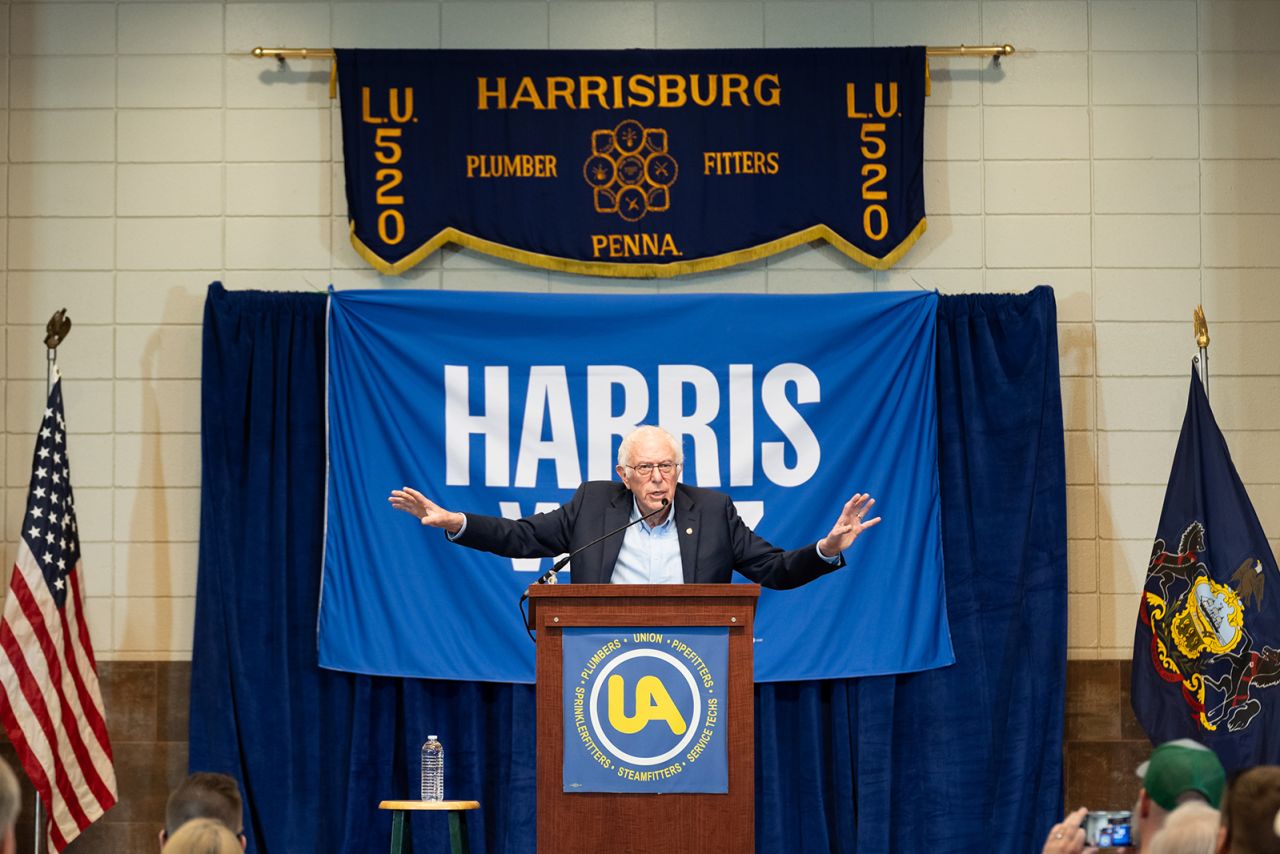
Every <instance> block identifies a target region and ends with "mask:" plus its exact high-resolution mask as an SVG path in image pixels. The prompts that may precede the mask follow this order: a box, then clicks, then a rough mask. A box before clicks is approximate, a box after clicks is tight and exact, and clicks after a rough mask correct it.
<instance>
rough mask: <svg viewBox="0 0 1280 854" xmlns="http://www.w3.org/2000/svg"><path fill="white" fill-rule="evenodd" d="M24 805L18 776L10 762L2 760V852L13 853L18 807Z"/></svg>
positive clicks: (0, 789) (0, 842) (0, 766)
mask: <svg viewBox="0 0 1280 854" xmlns="http://www.w3.org/2000/svg"><path fill="white" fill-rule="evenodd" d="M21 806H22V790H21V789H20V788H18V776H17V775H16V774H14V773H13V769H12V768H10V767H9V763H7V762H5V761H3V760H0V852H3V854H13V852H14V851H16V850H17V845H18V844H17V842H16V841H15V840H14V837H13V826H14V825H15V824H17V823H18V809H19V808H20V807H21Z"/></svg>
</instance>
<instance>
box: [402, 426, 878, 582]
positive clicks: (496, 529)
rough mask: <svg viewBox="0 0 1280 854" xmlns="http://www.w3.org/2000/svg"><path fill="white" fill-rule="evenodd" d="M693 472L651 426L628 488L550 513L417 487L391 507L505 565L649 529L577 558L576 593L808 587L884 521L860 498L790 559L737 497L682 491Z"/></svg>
mask: <svg viewBox="0 0 1280 854" xmlns="http://www.w3.org/2000/svg"><path fill="white" fill-rule="evenodd" d="M683 464H684V454H683V453H682V451H681V449H680V443H679V442H678V441H676V439H675V437H674V436H672V435H671V434H670V433H668V432H667V431H666V430H663V429H662V428H660V427H652V426H644V427H637V428H636V429H635V430H634V431H632V432H631V433H629V434H628V435H627V436H626V437H625V438H624V439H623V440H622V445H621V446H620V447H619V448H618V466H617V469H616V471H617V472H618V477H620V478H621V479H622V482H621V483H616V482H614V481H589V482H587V483H584V484H582V485H581V486H579V487H578V490H577V492H575V493H574V495H573V498H571V499H570V500H569V502H568V503H567V504H565V505H564V506H562V507H560V508H558V509H556V510H553V511H551V512H550V513H538V514H535V515H533V516H527V517H525V518H523V519H515V520H512V519H505V518H502V517H498V516H478V515H475V514H463V513H457V512H453V511H450V510H446V509H444V508H443V507H440V506H439V505H437V504H436V503H434V502H433V501H431V499H429V498H427V497H426V496H425V495H423V494H422V493H420V492H418V491H417V490H416V489H412V488H410V487H407V486H406V487H404V488H403V489H397V490H393V491H392V493H391V496H390V498H389V499H388V500H389V501H390V502H391V506H392V507H395V508H396V509H397V510H403V511H405V512H406V513H409V514H410V515H412V516H415V517H417V519H419V520H420V521H421V523H422V524H423V525H429V526H431V527H433V528H443V529H444V530H445V532H446V533H447V534H448V536H449V539H450V540H451V541H453V542H455V543H458V544H459V545H464V546H468V547H470V548H474V549H480V550H481V551H487V552H492V553H494V554H497V555H502V556H503V557H555V556H556V555H558V554H564V553H571V552H576V550H577V549H579V548H583V547H585V546H587V545H588V544H590V543H591V542H592V541H593V540H596V539H597V538H600V537H603V536H604V535H605V534H607V533H609V532H610V531H614V530H616V529H618V528H621V527H623V526H624V525H627V523H628V522H640V520H641V519H643V520H644V521H643V522H642V523H641V524H633V525H631V526H630V527H628V528H627V529H626V531H625V532H623V534H622V535H620V536H613V537H605V538H604V539H603V541H602V542H600V543H599V544H597V545H595V546H593V547H591V548H586V549H585V550H584V551H583V552H582V553H581V554H576V555H575V557H574V559H573V563H572V564H571V565H570V572H571V578H572V581H573V582H574V583H575V584H720V583H726V582H728V581H730V580H731V577H732V574H733V570H735V569H736V570H738V572H741V573H742V574H743V575H745V576H746V577H747V578H749V579H751V580H752V581H755V582H757V583H759V584H761V585H763V586H765V587H773V588H778V589H788V588H792V587H799V586H800V585H801V584H806V583H808V582H810V581H812V580H814V579H815V578H818V577H819V576H822V575H825V574H826V573H828V572H831V571H832V570H835V569H838V568H840V567H842V566H844V565H845V561H844V555H843V552H844V550H845V549H847V548H849V546H851V545H852V544H853V541H854V540H856V539H857V538H858V536H859V535H861V534H862V532H863V531H865V530H866V529H867V528H870V527H872V526H874V525H876V524H878V523H879V522H880V517H879V516H877V517H875V518H872V519H867V518H864V517H865V516H866V515H867V513H868V512H869V511H870V510H871V507H872V506H873V505H874V504H875V499H873V498H871V497H870V496H869V495H864V494H862V493H859V494H857V495H854V496H853V497H852V498H850V499H849V501H848V502H846V503H845V505H844V507H843V508H842V509H841V511H840V515H839V518H837V519H836V522H835V525H833V526H832V528H831V531H830V532H829V533H828V534H827V535H826V536H825V537H823V538H822V539H821V540H819V541H818V542H817V543H813V544H811V545H808V546H805V547H803V548H799V549H795V550H793V551H787V552H784V551H783V550H782V549H780V548H777V547H776V546H773V545H771V544H769V543H768V542H766V541H765V540H763V539H761V538H760V537H758V536H756V535H755V533H754V532H752V530H751V529H750V528H748V527H747V525H746V523H744V522H743V521H742V519H740V518H739V517H738V513H737V510H735V509H734V506H733V501H732V500H730V498H729V496H727V495H724V494H722V493H719V492H714V491H712V490H709V489H700V488H698V487H694V486H686V485H685V484H683V483H680V482H679V480H678V478H679V475H680V468H681V466H682V465H683Z"/></svg>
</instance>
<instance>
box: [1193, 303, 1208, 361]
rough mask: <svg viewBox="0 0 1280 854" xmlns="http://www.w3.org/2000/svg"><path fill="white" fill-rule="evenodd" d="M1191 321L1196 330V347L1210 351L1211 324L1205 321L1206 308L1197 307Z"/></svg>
mask: <svg viewBox="0 0 1280 854" xmlns="http://www.w3.org/2000/svg"><path fill="white" fill-rule="evenodd" d="M1191 319H1192V322H1193V323H1194V324H1195V329H1196V346H1197V347H1199V348H1200V349H1201V350H1207V349H1209V323H1208V321H1206V320H1205V319H1204V306H1202V305H1197V306H1196V310H1195V311H1194V312H1192V313H1191Z"/></svg>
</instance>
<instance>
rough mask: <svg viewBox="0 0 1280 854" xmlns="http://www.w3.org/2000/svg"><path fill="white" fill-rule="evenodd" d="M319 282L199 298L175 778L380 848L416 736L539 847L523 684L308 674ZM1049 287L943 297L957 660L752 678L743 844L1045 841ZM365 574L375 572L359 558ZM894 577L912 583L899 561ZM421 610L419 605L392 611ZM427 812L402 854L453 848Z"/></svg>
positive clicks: (998, 844) (1061, 584) (1059, 628)
mask: <svg viewBox="0 0 1280 854" xmlns="http://www.w3.org/2000/svg"><path fill="white" fill-rule="evenodd" d="M324 313H325V297H324V295H323V294H265V293H257V292H237V293H231V292H228V291H226V290H224V289H223V288H222V286H221V285H219V284H217V283H215V284H214V285H212V286H210V289H209V295H208V299H207V301H206V305H205V322H204V370H203V378H204V379H203V395H202V406H203V415H202V443H203V457H204V462H203V491H202V504H201V537H200V570H199V582H198V588H197V605H196V630H195V647H194V654H193V661H192V685H191V735H190V739H191V741H190V767H191V769H192V770H213V771H224V772H226V773H229V774H232V775H233V776H235V777H237V778H238V779H239V780H241V781H242V785H243V787H244V792H245V798H246V831H247V833H248V835H249V838H250V842H249V846H250V851H252V852H263V854H284V852H300V853H301V852H306V854H312V852H316V854H328V852H333V854H339V852H350V851H381V850H386V849H387V847H388V843H389V836H390V818H389V815H388V814H387V813H383V812H379V811H378V810H377V809H376V806H377V802H378V801H379V800H382V799H385V798H405V797H412V796H413V793H414V792H415V791H416V787H417V785H418V769H417V762H416V760H417V755H418V749H419V746H420V745H419V741H420V740H421V739H422V737H423V735H424V733H425V732H426V730H425V728H427V727H430V728H431V730H432V731H433V732H437V733H438V734H439V735H440V737H441V741H442V742H443V743H444V744H445V746H446V748H445V749H446V755H447V763H446V766H447V778H446V779H447V783H446V785H447V787H448V790H449V791H450V792H454V793H459V794H461V793H466V794H467V795H468V796H474V797H476V798H477V799H478V800H479V801H480V802H481V804H482V805H483V809H482V810H481V811H480V812H479V813H478V814H476V815H474V816H473V818H472V819H471V820H470V821H471V825H470V831H471V842H472V850H473V851H475V852H476V854H528V852H532V851H533V849H534V826H535V825H534V822H535V805H534V761H535V757H534V742H533V734H534V726H533V709H534V703H533V690H532V687H531V686H527V685H506V684H492V683H458V682H442V681H441V682H436V681H427V680H408V679H384V678H374V677H365V676H356V675H352V674H347V673H339V672H333V671H326V670H322V669H320V668H319V667H318V666H317V663H316V643H315V631H316V609H317V597H318V595H319V567H320V561H321V551H322V547H323V519H324V515H323V510H324V475H325V459H324V350H325V346H324V334H325V330H324ZM1055 320H1056V316H1055V310H1054V301H1053V294H1052V291H1050V290H1049V289H1048V288H1037V289H1035V290H1034V291H1032V292H1031V293H1029V294H1025V295H1017V296H996V295H982V296H944V297H943V298H942V300H941V302H940V305H939V309H938V402H939V414H938V418H939V461H940V472H939V474H940V478H941V488H942V522H943V538H944V550H945V562H946V566H945V571H946V582H947V607H948V613H949V616H950V622H951V633H952V640H953V642H954V644H955V649H956V658H957V663H956V664H955V665H954V666H952V667H949V668H945V669H942V670H934V671H929V672H925V673H919V674H912V675H907V676H898V677H893V676H885V677H875V678H866V679H852V680H828V681H817V682H803V683H780V684H765V685H760V686H757V688H756V754H757V756H756V769H757V771H756V777H757V779H756V798H757V803H756V840H757V843H756V844H757V850H758V851H761V852H775V851H800V852H825V851H832V852H859V854H874V853H875V852H896V851H922V852H923V851H929V852H945V851H957V852H968V851H984V852H985V851H994V852H1023V851H1027V850H1032V849H1034V848H1037V847H1038V846H1039V844H1040V842H1041V841H1042V839H1043V834H1044V832H1045V831H1046V830H1047V829H1048V827H1049V825H1050V824H1052V823H1053V822H1054V821H1055V820H1056V818H1057V816H1058V813H1059V812H1060V810H1061V804H1062V714H1063V693H1064V677H1065V670H1066V497H1065V496H1066V489H1065V473H1064V463H1063V445H1062V410H1061V400H1060V395H1059V389H1058V356H1057V335H1056V326H1055ZM370 571H371V572H373V571H376V567H370ZM895 583H907V584H909V583H910V567H903V577H902V579H901V580H897V581H896V582H895ZM405 607H407V608H420V609H422V610H423V614H424V619H426V618H428V616H429V608H430V605H429V603H426V602H406V603H405ZM433 819H439V817H433V816H419V817H415V818H414V819H413V820H412V821H411V822H410V823H409V828H410V833H409V839H408V840H407V843H408V844H407V845H406V850H410V851H419V852H425V851H432V850H447V837H446V827H445V823H444V822H443V820H433Z"/></svg>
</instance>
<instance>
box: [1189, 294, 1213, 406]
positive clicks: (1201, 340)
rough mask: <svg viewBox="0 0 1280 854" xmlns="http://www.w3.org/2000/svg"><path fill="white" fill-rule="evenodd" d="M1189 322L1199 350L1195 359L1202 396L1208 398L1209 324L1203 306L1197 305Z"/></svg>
mask: <svg viewBox="0 0 1280 854" xmlns="http://www.w3.org/2000/svg"><path fill="white" fill-rule="evenodd" d="M1191 322H1192V325H1193V326H1194V328H1195V331H1196V346H1197V347H1199V348H1200V355H1199V356H1198V357H1197V359H1198V361H1199V363H1200V381H1201V382H1202V383H1204V396H1205V398H1206V399H1207V398H1208V397H1209V323H1208V321H1206V320H1205V319H1204V306H1202V305H1197V306H1196V310H1195V311H1193V312H1192V313H1191Z"/></svg>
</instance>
